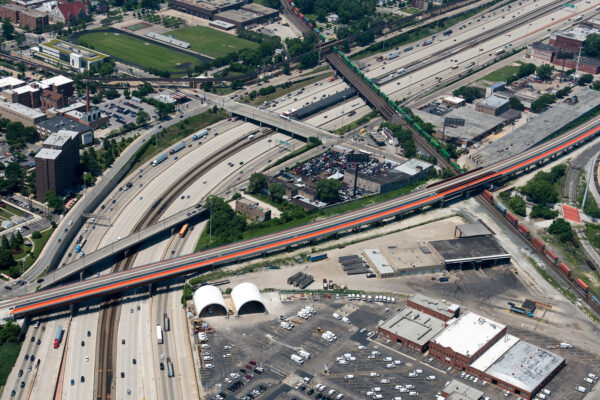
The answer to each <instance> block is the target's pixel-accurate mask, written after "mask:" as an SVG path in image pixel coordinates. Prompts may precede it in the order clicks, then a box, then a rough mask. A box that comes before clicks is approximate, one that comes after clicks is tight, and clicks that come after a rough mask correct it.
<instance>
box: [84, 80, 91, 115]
mask: <svg viewBox="0 0 600 400" xmlns="http://www.w3.org/2000/svg"><path fill="white" fill-rule="evenodd" d="M85 112H86V113H89V112H90V87H89V86H88V85H85Z"/></svg>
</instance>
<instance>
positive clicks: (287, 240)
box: [5, 126, 600, 316]
mask: <svg viewBox="0 0 600 400" xmlns="http://www.w3.org/2000/svg"><path fill="white" fill-rule="evenodd" d="M599 131H600V126H596V127H593V128H591V129H590V128H587V129H585V130H582V129H581V128H578V129H574V130H572V131H569V132H568V133H566V134H564V135H562V136H560V137H558V138H555V139H553V140H551V141H548V142H546V143H543V144H541V145H539V146H536V147H534V148H532V149H530V150H528V151H526V152H524V153H522V154H520V155H518V156H515V157H513V158H510V159H508V160H504V161H502V162H499V163H497V164H494V165H492V166H489V167H486V168H482V169H480V170H477V171H474V172H472V173H470V174H466V175H461V176H458V177H456V178H454V179H451V180H447V181H445V182H443V183H441V184H438V185H436V186H434V187H431V188H425V189H422V190H419V191H417V192H414V193H411V194H409V195H406V196H402V197H399V198H396V199H393V200H390V201H387V202H383V203H380V204H376V205H373V206H371V207H367V208H363V209H360V210H357V211H353V212H350V213H346V214H342V215H338V216H335V217H332V218H328V219H325V220H321V221H318V222H314V223H311V224H308V225H304V226H301V227H298V228H293V229H288V230H285V231H282V232H279V233H275V234H271V235H267V236H263V237H259V238H256V239H251V240H247V241H242V242H238V243H234V244H231V245H228V246H222V247H219V248H215V249H211V250H208V251H204V252H200V253H196V254H193V255H190V256H187V257H179V258H175V259H172V260H167V261H165V262H159V263H154V264H149V265H146V266H143V267H139V268H134V269H132V270H129V271H124V272H120V273H115V274H110V275H107V276H101V277H98V278H94V279H90V280H87V281H84V282H79V283H74V284H71V285H66V286H62V287H59V288H56V289H51V290H47V291H43V292H39V293H35V294H31V295H29V296H24V297H20V298H16V299H14V300H13V301H12V303H11V308H12V310H11V312H12V313H13V314H14V315H15V316H23V315H26V314H28V313H32V312H38V311H42V310H47V309H51V308H54V307H59V306H64V305H66V304H69V303H72V302H77V301H81V300H82V299H86V298H92V297H97V296H100V295H103V294H106V293H113V292H118V291H123V290H125V289H128V288H132V287H135V286H140V285H146V284H148V283H150V282H156V281H160V280H164V279H168V278H172V277H175V276H179V275H183V274H187V273H190V272H193V271H197V270H199V269H202V268H205V267H207V266H213V265H218V264H223V263H228V262H231V261H234V260H238V259H242V258H247V257H250V256H256V255H260V254H264V253H266V252H269V251H273V250H276V249H281V248H286V247H289V246H293V245H296V244H301V243H305V242H307V241H310V240H315V239H318V238H320V237H324V236H328V235H331V234H333V233H336V232H340V231H345V230H350V229H352V228H354V227H358V226H361V225H364V224H368V223H370V222H373V221H376V220H381V219H386V218H390V217H392V216H395V215H397V214H399V213H405V212H408V211H410V210H414V209H419V208H422V207H425V206H427V205H431V204H434V203H436V202H439V201H442V200H443V199H444V198H447V197H449V196H453V195H456V194H458V193H460V192H463V191H465V190H472V189H474V188H476V187H477V186H480V185H482V184H484V183H487V182H490V181H493V180H494V179H498V178H502V177H505V176H507V175H511V174H514V173H516V172H519V171H521V170H523V169H525V168H528V167H531V166H535V165H536V164H538V163H540V162H542V161H543V160H545V159H547V158H549V157H551V156H554V155H556V154H560V153H562V152H564V151H566V150H568V149H569V148H571V147H572V146H575V145H577V144H578V143H581V142H583V141H586V140H588V139H590V138H592V137H594V136H595V135H597V133H598V132H599ZM5 306H6V305H5Z"/></svg>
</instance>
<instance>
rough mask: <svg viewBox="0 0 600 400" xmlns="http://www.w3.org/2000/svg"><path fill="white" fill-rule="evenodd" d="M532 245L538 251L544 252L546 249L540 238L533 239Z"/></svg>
mask: <svg viewBox="0 0 600 400" xmlns="http://www.w3.org/2000/svg"><path fill="white" fill-rule="evenodd" d="M532 243H533V246H534V247H535V248H536V249H538V250H539V251H544V249H545V248H546V244H545V243H544V242H543V241H542V239H540V238H535V239H533V242H532Z"/></svg>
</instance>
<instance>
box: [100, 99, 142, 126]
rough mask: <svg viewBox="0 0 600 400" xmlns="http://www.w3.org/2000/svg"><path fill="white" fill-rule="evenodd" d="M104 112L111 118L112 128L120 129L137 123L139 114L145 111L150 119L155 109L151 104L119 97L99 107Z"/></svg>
mask: <svg viewBox="0 0 600 400" xmlns="http://www.w3.org/2000/svg"><path fill="white" fill-rule="evenodd" d="M98 107H99V108H100V110H102V112H104V113H105V114H106V115H108V116H109V117H110V128H111V129H119V128H120V127H121V126H122V125H125V124H128V123H131V122H134V123H135V121H136V118H137V113H138V112H139V111H141V110H144V111H146V112H147V113H148V115H149V116H150V117H152V115H153V114H154V107H152V106H151V105H149V104H146V103H142V102H139V103H138V102H137V101H135V100H133V98H132V99H130V100H127V99H125V98H123V97H119V98H117V99H113V100H107V101H105V102H103V103H102V104H100V105H99V106H98Z"/></svg>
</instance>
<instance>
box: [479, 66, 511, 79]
mask: <svg viewBox="0 0 600 400" xmlns="http://www.w3.org/2000/svg"><path fill="white" fill-rule="evenodd" d="M518 70H519V66H518V65H505V66H504V67H502V68H499V69H497V70H495V71H493V72H490V73H489V74H487V75H486V76H484V77H483V80H485V81H488V82H506V79H507V78H508V77H509V76H511V75H512V74H514V73H516V72H517V71H518Z"/></svg>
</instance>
